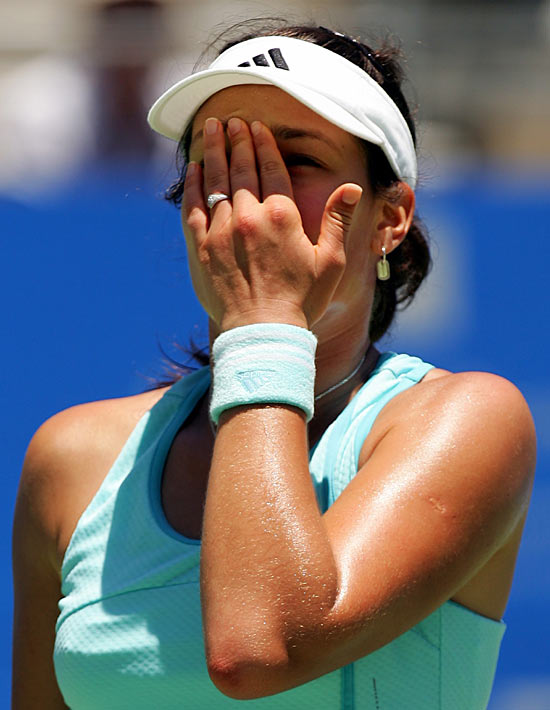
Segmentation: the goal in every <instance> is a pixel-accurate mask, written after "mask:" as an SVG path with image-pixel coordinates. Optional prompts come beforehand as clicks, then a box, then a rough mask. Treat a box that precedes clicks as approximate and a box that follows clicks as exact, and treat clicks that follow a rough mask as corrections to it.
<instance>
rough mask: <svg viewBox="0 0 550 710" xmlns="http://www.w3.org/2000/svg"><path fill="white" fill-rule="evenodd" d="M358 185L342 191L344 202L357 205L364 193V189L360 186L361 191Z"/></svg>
mask: <svg viewBox="0 0 550 710" xmlns="http://www.w3.org/2000/svg"><path fill="white" fill-rule="evenodd" d="M358 187H359V186H358V185H355V186H354V187H348V188H346V189H345V190H344V192H343V193H342V202H344V203H345V204H346V205H356V204H357V203H358V202H359V200H360V199H361V195H362V194H363V191H362V190H361V189H360V188H359V189H360V192H358V191H357V188H358Z"/></svg>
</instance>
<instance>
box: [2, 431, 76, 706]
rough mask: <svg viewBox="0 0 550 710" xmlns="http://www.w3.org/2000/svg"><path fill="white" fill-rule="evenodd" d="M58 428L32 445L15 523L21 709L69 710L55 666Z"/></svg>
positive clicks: (15, 696)
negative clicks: (51, 438)
mask: <svg viewBox="0 0 550 710" xmlns="http://www.w3.org/2000/svg"><path fill="white" fill-rule="evenodd" d="M51 428H52V424H49V425H48V426H45V427H43V428H42V429H41V430H39V431H38V432H37V434H35V436H34V438H33V440H32V441H31V443H30V445H29V449H28V451H27V455H26V457H25V463H24V466H23V472H22V475H21V481H20V484H19V491H18V495H17V502H16V507H15V517H14V525H13V582H14V624H13V687H12V707H13V708H14V709H15V710H27V709H28V710H31V709H33V708H38V707H40V708H44V709H45V710H59V709H61V708H65V707H66V705H65V703H64V701H63V698H62V696H61V693H60V691H59V688H58V686H57V682H56V679H55V673H54V667H53V647H54V641H55V623H56V619H57V615H58V607H57V603H58V601H59V598H60V595H61V591H60V576H59V571H58V569H56V567H57V565H56V537H57V524H56V521H57V519H58V514H59V511H58V509H57V505H56V500H55V495H54V489H55V485H53V483H52V482H53V479H54V478H55V469H56V463H55V459H56V456H55V454H54V452H53V451H52V445H51V443H50V442H49V441H48V432H47V431H46V430H48V429H51Z"/></svg>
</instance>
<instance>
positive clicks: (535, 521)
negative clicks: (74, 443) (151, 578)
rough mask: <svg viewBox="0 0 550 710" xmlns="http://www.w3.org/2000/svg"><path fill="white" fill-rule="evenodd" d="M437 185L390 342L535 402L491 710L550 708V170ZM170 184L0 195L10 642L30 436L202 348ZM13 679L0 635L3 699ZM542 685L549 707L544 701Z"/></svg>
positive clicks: (5, 614) (92, 180) (82, 183)
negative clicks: (529, 469) (424, 275)
mask: <svg viewBox="0 0 550 710" xmlns="http://www.w3.org/2000/svg"><path fill="white" fill-rule="evenodd" d="M441 173H445V174H446V175H447V177H446V178H445V179H444V180H443V179H442V178H436V177H434V178H433V179H432V181H431V182H430V183H428V184H427V185H425V186H424V187H423V189H422V190H421V191H420V193H419V198H418V204H419V211H420V213H421V215H422V216H423V217H424V218H425V221H426V223H427V225H428V227H429V228H430V231H431V234H432V242H433V252H434V258H435V261H436V267H435V268H434V271H433V273H432V275H431V277H430V278H429V280H428V283H427V286H426V288H424V289H423V292H422V293H421V294H420V295H419V298H418V302H417V304H415V305H414V306H413V307H412V308H411V309H409V311H405V312H404V313H403V315H402V316H400V317H399V319H398V322H397V324H396V326H395V327H394V328H393V329H392V332H391V334H390V336H389V337H388V338H386V339H385V341H384V344H385V346H386V348H387V349H393V350H400V351H404V352H410V353H413V354H417V355H419V356H421V357H423V358H424V359H426V360H428V361H430V362H433V363H434V364H436V365H438V366H440V367H444V368H448V369H450V370H489V371H492V372H496V373H498V374H500V375H503V376H504V377H507V378H509V379H510V380H512V381H513V382H514V383H515V384H516V385H518V387H519V388H520V389H521V390H522V392H523V393H524V395H525V397H526V399H527V401H528V402H529V404H530V406H531V409H532V412H533V415H534V417H535V422H536V425H537V429H538V438H539V462H538V467H537V479H536V484H535V490H534V495H533V501H532V506H531V511H530V514H529V517H528V522H527V527H526V530H525V537H524V542H523V545H522V548H521V553H520V557H519V562H518V567H517V574H516V580H515V583H514V586H513V590H512V596H511V599H510V603H509V607H508V611H507V613H506V621H507V623H508V631H507V633H506V635H505V637H504V642H503V646H502V652H501V659H500V664H499V668H498V672H497V680H496V684H495V691H494V694H493V701H492V703H491V706H490V707H491V708H492V709H494V710H504V709H505V710H510V709H511V708H516V710H528V709H529V708H533V709H535V708H536V710H541V709H542V708H550V647H549V643H548V637H549V634H550V622H549V619H548V607H549V605H550V565H549V560H550V557H549V554H548V553H549V549H550V534H549V533H550V522H549V516H548V514H547V511H548V510H549V509H550V476H549V470H550V427H549V424H548V422H549V421H550V381H549V379H548V376H547V370H548V351H549V345H550V342H549V341H550V329H549V326H548V323H549V317H548V314H549V307H550V304H549V302H548V297H547V289H548V275H547V272H548V266H549V262H550V247H549V239H550V234H549V231H550V229H549V226H548V225H549V224H550V174H544V173H539V174H533V173H532V172H529V173H528V172H525V173H522V172H521V171H519V172H518V171H516V170H515V171H513V172H511V171H510V170H508V171H505V170H504V169H503V168H502V167H499V166H491V167H487V168H483V169H480V168H476V169H462V170H461V171H453V170H448V169H447V168H441ZM448 175H451V176H452V177H451V178H449V177H448ZM168 182H169V178H168V177H167V176H166V175H163V176H158V175H156V176H151V174H150V171H149V170H146V169H145V168H143V169H139V168H134V169H133V170H131V171H130V170H126V171H124V170H115V169H111V170H109V171H100V170H90V171H89V172H88V173H87V174H86V175H85V176H81V177H78V178H75V179H74V180H72V181H71V183H70V184H67V185H65V186H64V187H63V189H61V190H57V192H56V193H55V194H51V195H49V197H48V199H45V198H44V197H42V198H40V199H37V200H35V201H34V202H29V201H28V200H27V201H26V202H22V201H18V200H13V199H8V198H2V197H1V196H0V230H1V246H2V259H1V264H0V269H1V278H0V300H1V303H2V304H3V309H2V311H3V316H2V328H1V331H0V353H1V356H0V357H1V359H2V372H3V376H2V379H1V384H0V396H1V400H2V412H3V415H4V416H3V425H2V427H1V436H2V452H3V459H4V462H5V470H4V475H3V476H2V484H1V485H2V486H3V489H4V490H3V495H2V498H1V500H2V504H3V511H2V515H1V516H0V520H1V525H2V530H1V531H0V533H1V534H0V554H1V555H2V558H1V563H2V566H3V569H4V571H5V575H4V578H5V585H3V587H2V589H3V592H2V595H1V597H0V601H1V614H2V621H3V628H5V629H6V630H7V629H8V628H9V627H10V625H11V610H12V596H11V587H10V583H9V578H10V576H9V564H10V563H9V557H10V544H9V540H10V535H11V530H10V528H11V516H12V511H13V503H14V498H15V493H16V487H17V481H18V476H19V470H20V468H21V464H22V460H23V456H24V451H25V447H26V445H27V443H28V440H29V439H30V437H31V436H32V434H33V432H34V431H35V429H36V428H37V427H38V426H39V425H40V423H41V422H42V421H43V420H44V419H45V418H47V417H48V416H50V415H52V414H54V413H55V412H57V411H59V410H61V409H63V408H65V407H68V406H70V405H73V404H76V403H79V402H83V401H87V400H93V399H102V398H106V397H113V396H122V395H128V394H133V393H136V392H139V391H141V390H143V389H145V388H147V387H149V386H150V379H149V378H155V377H162V375H163V367H162V354H161V351H160V346H161V347H162V348H164V349H165V350H167V351H168V352H169V353H171V354H172V355H177V352H178V351H177V348H176V347H174V345H173V343H174V342H179V343H180V344H182V345H186V344H187V343H188V341H189V337H190V336H192V337H193V338H194V339H195V340H196V341H197V342H199V343H200V342H205V340H206V322H205V319H204V317H203V316H202V315H201V313H200V309H199V307H198V305H197V303H196V301H195V299H194V297H193V295H192V292H191V289H190V281H189V277H188V274H187V268H186V260H185V253H184V249H183V242H182V239H181V236H180V226H179V215H178V213H177V211H176V210H175V209H174V208H173V207H171V206H170V205H167V204H165V203H164V202H163V200H162V190H163V188H164V187H165V186H166V185H167V184H168ZM9 668H10V643H9V634H8V633H5V634H2V637H1V639H0V686H1V687H0V696H3V697H7V695H8V685H9V672H10V671H9ZM544 687H547V688H548V696H547V698H548V704H545V701H544V699H542V698H543V695H542V694H541V693H542V691H541V692H538V694H537V691H536V688H539V689H540V688H544ZM4 689H5V692H3V691H4ZM530 693H531V695H530ZM533 693H534V694H533ZM535 696H536V698H538V699H535V700H533V699H531V700H530V701H529V700H528V698H534V697H535ZM514 698H523V700H520V701H515V700H514ZM518 703H519V704H518ZM529 703H531V704H529ZM541 703H542V704H541Z"/></svg>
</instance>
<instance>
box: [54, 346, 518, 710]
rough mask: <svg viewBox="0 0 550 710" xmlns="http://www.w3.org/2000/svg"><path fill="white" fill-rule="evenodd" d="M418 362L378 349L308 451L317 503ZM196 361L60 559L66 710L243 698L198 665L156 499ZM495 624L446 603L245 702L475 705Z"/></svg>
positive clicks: (491, 658)
mask: <svg viewBox="0 0 550 710" xmlns="http://www.w3.org/2000/svg"><path fill="white" fill-rule="evenodd" d="M430 367H431V366H430V365H427V364H426V363H423V362H421V361H420V360H418V359H417V358H412V357H410V356H408V355H395V354H391V353H390V354H385V355H383V356H382V357H381V358H380V360H379V363H378V365H377V368H376V369H375V371H374V372H373V374H372V375H371V377H370V378H369V381H368V382H367V383H366V385H365V386H364V387H363V388H362V389H361V391H360V392H359V393H358V395H357V396H356V397H355V398H354V400H353V401H352V402H351V403H350V405H349V406H348V407H347V408H346V409H345V410H344V412H342V414H341V415H340V417H338V418H337V419H336V421H335V422H334V423H333V424H332V425H331V426H330V427H329V429H328V430H327V431H326V433H325V435H324V436H323V437H322V439H321V441H320V442H319V445H318V446H317V447H316V449H315V451H314V453H313V454H312V458H311V472H312V480H313V481H314V484H315V487H316V490H317V495H318V498H319V501H320V505H321V507H322V508H323V509H325V508H326V507H327V506H328V505H330V503H331V502H332V501H333V500H334V499H335V498H336V497H337V496H338V495H339V493H340V492H341V491H342V490H343V488H344V487H345V485H346V483H347V482H349V480H351V478H352V477H353V475H354V474H355V472H356V461H357V457H358V455H359V450H360V447H361V441H362V437H363V438H364V436H365V435H366V433H367V432H368V430H370V427H371V426H372V423H373V422H374V419H375V417H376V415H377V413H378V412H379V411H380V409H381V408H382V407H383V406H384V404H385V403H386V402H387V401H389V400H390V399H391V398H392V397H393V396H395V394H397V393H398V392H400V391H402V390H403V389H406V388H407V387H410V386H411V385H413V384H414V383H415V382H417V381H418V380H419V379H421V378H422V377H423V376H424V374H425V373H426V372H427V371H428V370H429V369H430ZM208 384H209V372H208V370H207V369H204V370H200V371H198V372H196V373H194V374H193V375H190V376H188V377H186V378H185V379H182V380H180V381H179V382H177V383H176V384H175V385H174V386H173V387H172V388H171V389H170V390H169V391H168V392H167V393H166V394H165V395H164V397H163V398H162V399H161V400H160V401H159V402H158V403H157V404H156V405H155V407H154V408H153V409H152V410H151V411H150V412H148V413H147V414H145V415H144V417H143V418H142V419H141V421H140V422H139V424H138V425H137V427H136V429H135V430H134V432H133V433H132V435H131V436H130V438H129V440H128V441H127V443H126V445H125V447H124V449H123V450H122V452H121V453H120V455H119V457H118V459H117V461H116V462H115V464H114V466H113V468H112V469H111V471H110V472H109V474H108V475H107V477H106V479H105V481H104V482H103V484H102V486H101V488H100V489H99V491H98V493H97V494H96V496H95V497H94V499H93V500H92V502H91V503H90V505H89V506H88V508H87V509H86V511H85V512H84V514H83V515H82V517H81V519H80V521H79V522H78V525H77V527H76V530H75V532H74V534H73V537H72V539H71V542H70V544H69V547H68V549H67V552H66V555H65V560H64V563H63V568H62V594H63V598H62V600H61V601H60V615H59V619H58V622H57V627H56V643H55V652H54V661H55V669H56V674H57V678H58V682H59V686H60V688H61V691H62V693H63V695H64V698H65V702H66V703H67V705H68V706H69V707H70V708H72V710H98V708H106V709H107V708H108V709H109V710H118V709H123V708H124V709H126V708H128V710H151V709H153V708H154V709H156V708H159V710H176V709H177V710H182V709H185V710H187V709H188V710H195V709H196V710H204V709H205V708H208V710H218V708H219V709H222V708H231V707H235V708H237V707H240V708H242V707H243V703H242V702H240V701H234V700H231V699H229V698H227V697H225V696H224V695H222V694H221V693H220V692H219V691H218V690H217V689H216V688H215V686H214V685H213V684H212V682H211V681H210V679H209V677H208V673H207V670H206V664H205V658H204V649H203V640H202V626H201V610H200V599H199V584H198V581H199V579H198V574H199V555H200V544H199V543H198V541H196V540H189V539H188V538H185V537H184V536H182V535H180V534H178V533H177V532H175V531H174V530H173V529H172V528H171V527H170V526H169V525H168V523H167V521H166V519H165V517H164V514H163V511H162V506H161V477H162V470H163V467H164V461H165V459H166V456H167V453H168V451H169V448H170V445H171V443H172V441H173V439H174V436H175V435H176V433H177V431H178V429H179V428H180V426H181V425H182V423H183V422H184V421H185V419H186V417H187V416H188V415H189V413H190V412H191V411H192V409H193V408H194V406H195V404H196V403H197V402H198V401H199V399H200V398H201V397H202V395H203V394H204V393H205V391H206V389H207V387H208ZM504 629H505V626H504V624H503V623H499V622H495V621H492V620H490V619H486V618H484V617H481V616H479V615H477V614H475V613H473V612H471V611H469V610H467V609H465V608H464V607H462V606H459V605H458V604H454V603H453V602H447V603H446V604H444V605H443V606H442V607H440V608H439V609H437V610H436V611H435V612H434V613H433V614H431V615H430V616H429V617H427V618H426V619H424V620H423V621H422V622H421V623H420V624H418V625H417V626H415V627H414V628H412V629H411V630H409V631H408V632H407V633H405V634H403V635H402V636H400V637H398V638H397V639H395V640H394V641H393V642H391V643H390V644H388V645H387V646H385V647H383V648H381V649H379V650H378V651H376V652H375V653H372V654H370V655H369V656H367V657H366V658H363V659H361V660H359V661H358V662H356V663H354V664H352V665H351V666H347V667H346V668H343V669H341V670H339V671H335V672H334V673H330V674H328V675H326V676H323V677H322V678H320V679H318V680H315V681H312V682H311V683H307V684H306V685H303V686H301V687H299V688H295V689H293V690H290V691H287V692H285V693H281V694H279V695H275V696H272V697H270V698H262V699H260V700H253V701H247V702H246V707H247V708H273V709H277V710H304V709H306V708H313V707H318V708H327V710H333V709H334V710H336V709H338V710H354V709H355V710H359V709H360V708H361V709H368V710H370V709H372V710H403V708H407V710H482V709H484V708H486V705H487V702H488V699H489V694H490V690H491V685H492V681H493V676H494V671H495V667H496V662H497V658H498V651H499V647H500V641H501V638H502V634H503V633H504Z"/></svg>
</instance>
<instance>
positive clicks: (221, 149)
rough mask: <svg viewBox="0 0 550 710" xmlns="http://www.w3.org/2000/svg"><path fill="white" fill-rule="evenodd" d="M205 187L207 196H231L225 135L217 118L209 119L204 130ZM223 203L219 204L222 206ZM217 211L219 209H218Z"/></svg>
mask: <svg viewBox="0 0 550 710" xmlns="http://www.w3.org/2000/svg"><path fill="white" fill-rule="evenodd" d="M203 149H204V187H205V193H206V196H208V195H211V194H212V193H218V192H223V193H224V194H225V195H231V187H230V184H229V171H228V169H227V157H226V154H225V134H224V131H223V127H222V124H221V123H220V121H218V119H217V118H207V119H206V121H205V123H204V128H203ZM221 204H223V203H218V205H221ZM216 209H217V207H216Z"/></svg>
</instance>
